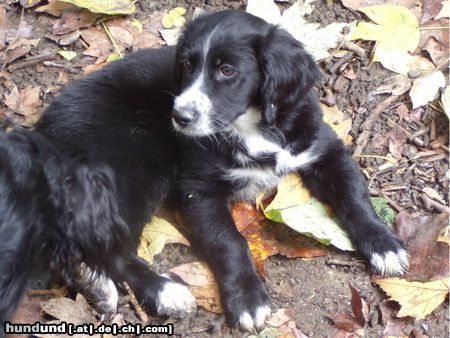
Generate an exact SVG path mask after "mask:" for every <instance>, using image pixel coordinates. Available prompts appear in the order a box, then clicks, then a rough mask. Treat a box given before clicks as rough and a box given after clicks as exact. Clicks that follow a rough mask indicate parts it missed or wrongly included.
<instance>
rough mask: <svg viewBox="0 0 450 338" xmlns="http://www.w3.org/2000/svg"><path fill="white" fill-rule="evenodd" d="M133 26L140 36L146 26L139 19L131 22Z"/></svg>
mask: <svg viewBox="0 0 450 338" xmlns="http://www.w3.org/2000/svg"><path fill="white" fill-rule="evenodd" d="M131 26H133V27H134V28H136V30H137V31H138V33H139V34H140V33H142V32H143V31H144V26H143V25H142V22H140V21H139V20H138V19H133V20H132V21H131Z"/></svg>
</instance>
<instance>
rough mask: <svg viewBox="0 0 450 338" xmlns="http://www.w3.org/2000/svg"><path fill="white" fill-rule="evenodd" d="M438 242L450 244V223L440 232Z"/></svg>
mask: <svg viewBox="0 0 450 338" xmlns="http://www.w3.org/2000/svg"><path fill="white" fill-rule="evenodd" d="M436 242H444V243H447V244H450V225H447V226H446V227H445V228H443V229H442V230H441V232H439V235H438V237H437V239H436Z"/></svg>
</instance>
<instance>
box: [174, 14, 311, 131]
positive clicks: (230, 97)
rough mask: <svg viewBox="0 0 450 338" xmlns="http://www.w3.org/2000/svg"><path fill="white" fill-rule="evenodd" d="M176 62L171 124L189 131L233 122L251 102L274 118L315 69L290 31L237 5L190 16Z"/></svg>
mask: <svg viewBox="0 0 450 338" xmlns="http://www.w3.org/2000/svg"><path fill="white" fill-rule="evenodd" d="M177 67H178V70H179V74H180V78H181V94H180V95H179V96H177V97H176V99H175V104H174V112H173V115H172V117H173V125H174V127H175V129H176V130H178V131H180V132H182V133H184V134H186V135H191V136H207V135H211V134H214V133H217V132H221V130H223V129H228V128H233V122H234V121H236V120H237V119H238V118H239V117H240V116H242V115H244V114H246V113H247V112H249V111H250V110H251V111H253V112H254V111H255V110H254V109H251V108H257V109H258V111H260V112H261V114H260V115H261V116H260V117H261V118H262V119H263V120H264V121H265V122H266V123H268V124H272V123H273V122H274V121H275V119H276V117H277V113H278V112H279V111H280V110H283V109H286V107H287V106H288V105H292V104H293V103H295V102H297V101H298V100H300V99H301V97H302V96H303V95H305V93H306V92H308V91H309V90H310V89H311V88H312V86H313V83H314V81H315V80H316V79H317V78H318V74H319V72H318V70H317V68H316V66H315V64H314V61H313V60H312V58H311V57H310V56H309V54H308V53H306V51H305V50H304V49H303V46H302V44H301V43H300V42H298V41H297V40H295V39H294V38H293V37H292V36H291V35H290V34H289V33H287V32H286V31H284V30H282V29H280V28H278V27H276V26H274V25H271V24H268V23H266V22H265V21H264V20H262V19H259V18H257V17H255V16H253V15H251V14H248V13H245V12H240V11H223V12H217V13H213V14H208V15H205V16H202V17H200V18H198V19H196V20H194V21H193V22H191V23H190V24H189V25H188V26H187V27H186V29H185V31H184V34H183V36H182V37H181V39H180V41H179V43H178V46H177ZM252 115H254V114H253V113H252Z"/></svg>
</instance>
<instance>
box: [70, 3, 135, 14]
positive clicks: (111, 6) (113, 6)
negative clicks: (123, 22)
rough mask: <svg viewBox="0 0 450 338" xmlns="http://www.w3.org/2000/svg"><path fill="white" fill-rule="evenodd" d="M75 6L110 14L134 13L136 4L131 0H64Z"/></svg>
mask: <svg viewBox="0 0 450 338" xmlns="http://www.w3.org/2000/svg"><path fill="white" fill-rule="evenodd" d="M62 1H64V2H68V3H71V4H74V5H75V6H78V7H81V8H86V9H88V10H89V11H91V12H93V13H101V14H108V15H117V14H132V13H134V12H135V11H136V6H135V5H134V3H133V2H132V1H130V0H102V1H98V0H62Z"/></svg>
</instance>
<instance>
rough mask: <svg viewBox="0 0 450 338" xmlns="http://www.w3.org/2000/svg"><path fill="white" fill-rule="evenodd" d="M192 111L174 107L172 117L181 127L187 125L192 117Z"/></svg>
mask: <svg viewBox="0 0 450 338" xmlns="http://www.w3.org/2000/svg"><path fill="white" fill-rule="evenodd" d="M194 116H195V114H194V112H190V111H187V110H179V109H174V110H173V112H172V117H173V119H174V120H175V122H176V123H177V124H179V125H180V126H181V127H187V126H188V124H189V123H191V122H192V120H193V119H194Z"/></svg>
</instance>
